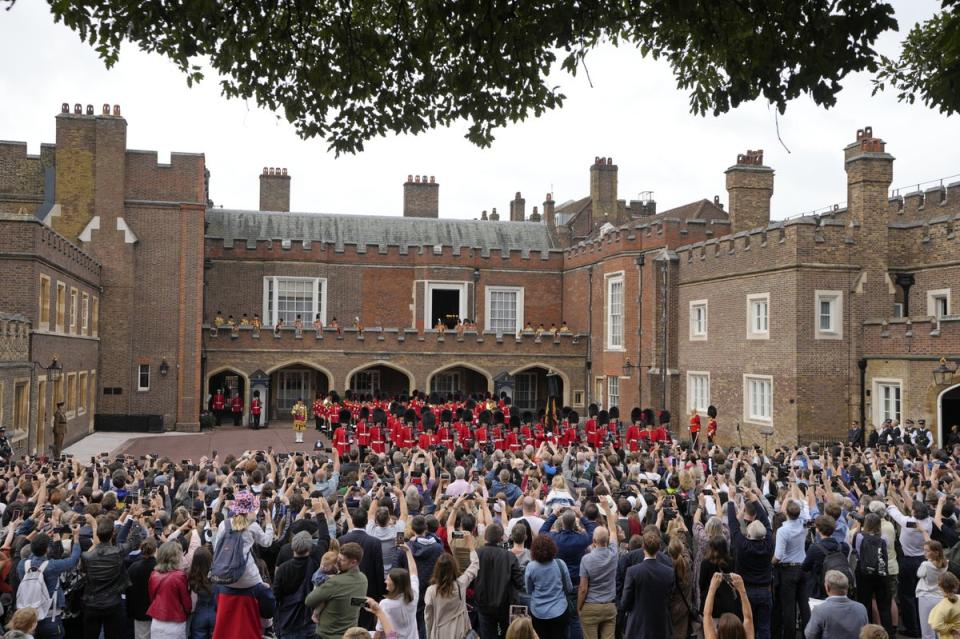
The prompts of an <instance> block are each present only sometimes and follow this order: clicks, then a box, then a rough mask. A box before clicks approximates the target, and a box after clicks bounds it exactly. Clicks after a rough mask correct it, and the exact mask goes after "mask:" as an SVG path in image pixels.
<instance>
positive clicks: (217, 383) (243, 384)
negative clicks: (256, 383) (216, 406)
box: [203, 366, 250, 425]
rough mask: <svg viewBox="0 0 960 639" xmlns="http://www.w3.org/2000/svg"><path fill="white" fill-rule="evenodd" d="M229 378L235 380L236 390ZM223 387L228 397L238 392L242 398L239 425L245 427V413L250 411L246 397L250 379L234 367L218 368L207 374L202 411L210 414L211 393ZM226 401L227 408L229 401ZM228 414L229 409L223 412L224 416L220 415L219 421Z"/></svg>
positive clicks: (248, 400)
mask: <svg viewBox="0 0 960 639" xmlns="http://www.w3.org/2000/svg"><path fill="white" fill-rule="evenodd" d="M231 377H236V378H237V379H236V388H234V380H231V379H230V378H231ZM225 387H229V391H230V395H232V394H233V393H234V392H239V393H240V397H242V398H243V417H242V418H241V424H242V425H245V424H246V423H247V417H248V416H247V413H248V412H249V410H250V398H249V396H248V395H249V393H250V377H249V376H248V375H247V374H246V373H244V372H243V371H242V370H240V369H239V368H237V367H236V366H220V367H218V368H215V369H213V370H212V371H209V372H208V373H207V378H206V380H205V383H204V385H203V388H204V402H203V408H204V410H208V411H211V412H212V410H213V407H212V406H211V399H210V398H212V397H213V393H214V392H215V391H216V389H217V388H225ZM227 401H228V407H229V399H228V400H227ZM229 412H230V411H229V408H228V410H226V411H224V415H221V420H222V419H223V418H224V417H225V416H227V417H228V416H229V415H227V414H228V413H229Z"/></svg>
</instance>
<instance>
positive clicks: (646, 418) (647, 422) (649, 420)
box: [642, 408, 657, 426]
mask: <svg viewBox="0 0 960 639" xmlns="http://www.w3.org/2000/svg"><path fill="white" fill-rule="evenodd" d="M642 421H643V425H644V426H653V424H654V422H656V421H657V420H656V415H654V413H653V409H652V408H644V409H643V420H642Z"/></svg>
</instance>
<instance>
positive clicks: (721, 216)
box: [640, 199, 729, 221]
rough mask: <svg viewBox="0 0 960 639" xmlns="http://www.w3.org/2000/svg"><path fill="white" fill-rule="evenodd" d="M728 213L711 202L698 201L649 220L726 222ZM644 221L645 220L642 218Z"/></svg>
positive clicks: (659, 214) (658, 214) (653, 216)
mask: <svg viewBox="0 0 960 639" xmlns="http://www.w3.org/2000/svg"><path fill="white" fill-rule="evenodd" d="M728 218H729V215H727V213H726V211H724V210H723V209H722V208H720V207H719V206H717V205H716V204H714V203H713V202H711V201H710V200H706V199H704V200H697V201H696V202H690V203H689V204H683V205H681V206H678V207H676V208H673V209H670V210H669V211H664V212H663V213H657V214H656V215H652V216H650V217H649V218H647V219H648V220H651V221H654V220H668V219H669V220H725V219H728ZM640 219H643V218H640Z"/></svg>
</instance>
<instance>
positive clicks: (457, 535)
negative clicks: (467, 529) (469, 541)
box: [451, 530, 463, 539]
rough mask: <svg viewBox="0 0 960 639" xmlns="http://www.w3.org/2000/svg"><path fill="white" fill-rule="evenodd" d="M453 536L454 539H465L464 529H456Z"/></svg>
mask: <svg viewBox="0 0 960 639" xmlns="http://www.w3.org/2000/svg"><path fill="white" fill-rule="evenodd" d="M451 536H452V537H453V538H454V539H463V531H462V530H454V531H453V533H452V534H451Z"/></svg>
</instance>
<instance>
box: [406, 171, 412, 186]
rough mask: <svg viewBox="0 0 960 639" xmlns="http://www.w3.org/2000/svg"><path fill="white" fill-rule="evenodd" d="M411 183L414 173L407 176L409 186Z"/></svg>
mask: <svg viewBox="0 0 960 639" xmlns="http://www.w3.org/2000/svg"><path fill="white" fill-rule="evenodd" d="M411 182H413V173H408V174H407V184H410V183H411Z"/></svg>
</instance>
